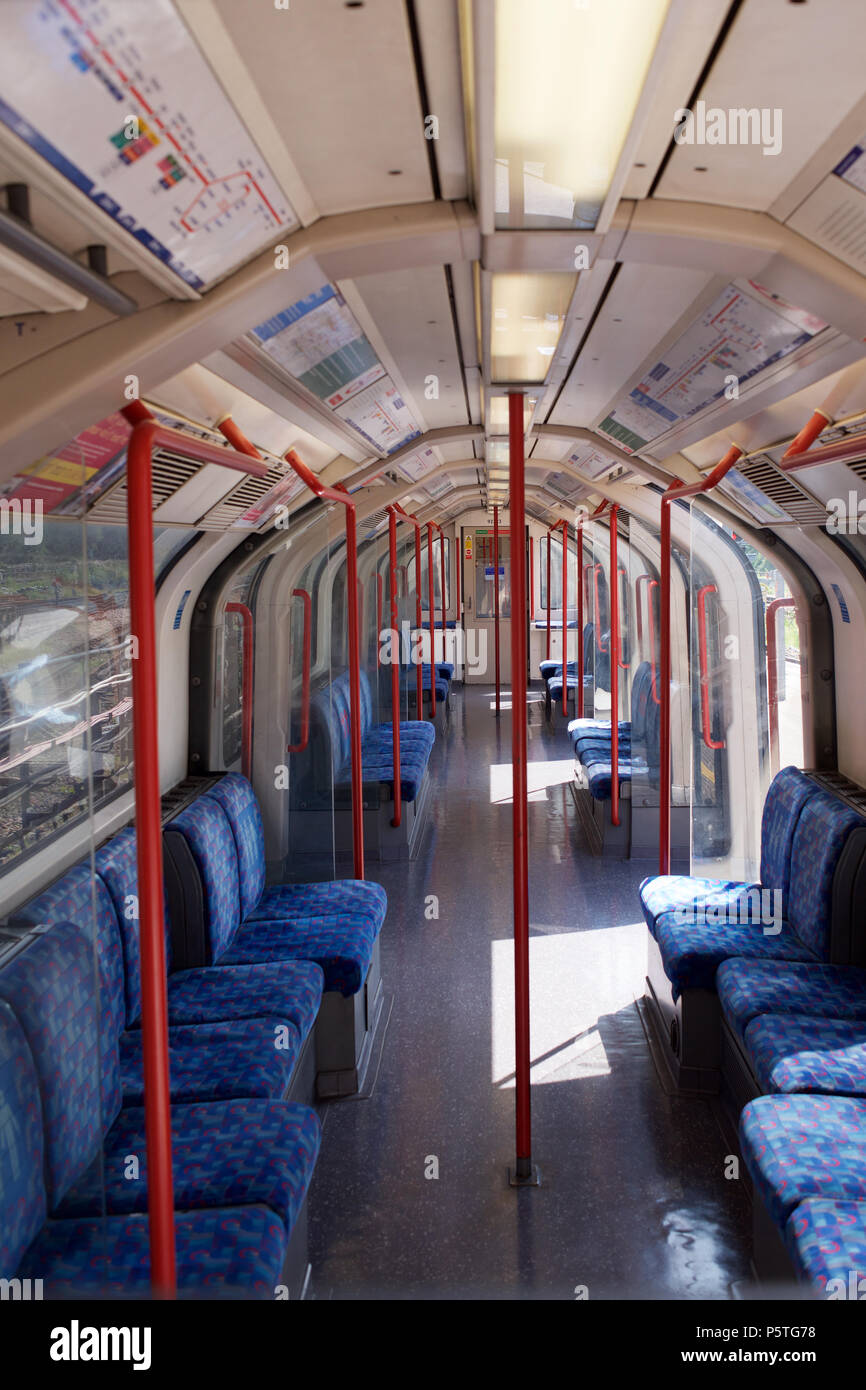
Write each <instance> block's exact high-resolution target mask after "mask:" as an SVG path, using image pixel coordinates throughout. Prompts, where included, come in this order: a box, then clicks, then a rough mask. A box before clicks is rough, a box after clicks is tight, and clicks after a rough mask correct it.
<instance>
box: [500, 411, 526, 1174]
mask: <svg viewBox="0 0 866 1390" xmlns="http://www.w3.org/2000/svg"><path fill="white" fill-rule="evenodd" d="M508 432H509V445H508V459H509V485H510V491H511V518H510V521H511V524H510V535H511V541H512V556H511V764H512V808H511V809H512V828H513V852H512V860H513V866H514V1035H515V1044H516V1046H515V1058H514V1073H515V1079H516V1115H515V1120H516V1159H517V1162H516V1168H515V1174H514V1181H515V1182H516V1183H517V1184H522V1183H531V1182H532V1124H531V1108H530V1083H529V1067H530V1050H529V843H528V824H527V813H526V795H527V780H526V567H525V544H526V540H525V537H526V499H525V495H524V493H525V465H524V457H523V395H522V393H520V392H517V393H514V394H512V395H510V396H509V397H508ZM495 517H496V512H495V511H494V518H495ZM497 569H498V564H497ZM496 579H497V584H496V587H497V591H498V589H499V576H498V574H497V576H496Z"/></svg>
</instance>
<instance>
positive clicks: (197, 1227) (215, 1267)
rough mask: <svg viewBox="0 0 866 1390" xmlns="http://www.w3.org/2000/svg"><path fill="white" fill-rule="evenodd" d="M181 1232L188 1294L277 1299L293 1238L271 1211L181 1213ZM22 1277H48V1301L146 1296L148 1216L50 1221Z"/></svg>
mask: <svg viewBox="0 0 866 1390" xmlns="http://www.w3.org/2000/svg"><path fill="white" fill-rule="evenodd" d="M174 1231H175V1244H176V1251H177V1286H178V1291H179V1293H180V1294H181V1295H184V1294H186V1295H187V1296H188V1297H200V1298H208V1299H220V1298H251V1299H252V1298H256V1299H259V1298H260V1299H270V1300H272V1299H273V1297H274V1289H275V1287H276V1286H277V1284H279V1282H280V1277H281V1274H282V1268H283V1261H284V1259H285V1253H286V1245H287V1240H286V1232H285V1227H284V1226H283V1223H282V1221H281V1220H280V1218H279V1217H278V1216H276V1215H275V1213H274V1212H273V1211H271V1209H270V1208H269V1207H266V1206H245V1207H215V1208H212V1209H210V1210H206V1211H178V1212H175V1217H174ZM19 1274H20V1276H21V1277H22V1278H30V1279H33V1278H37V1279H43V1280H44V1284H45V1287H44V1293H45V1296H46V1298H57V1299H63V1298H65V1299H75V1300H78V1299H81V1298H84V1297H89V1298H98V1297H105V1298H112V1297H114V1298H117V1297H123V1298H126V1297H129V1296H130V1295H132V1296H136V1295H137V1296H138V1297H140V1298H147V1297H148V1294H149V1292H150V1239H149V1235H148V1218H147V1216H145V1215H136V1216H115V1217H108V1218H83V1219H81V1220H77V1221H50V1222H49V1223H48V1225H47V1226H46V1227H45V1228H44V1229H43V1231H42V1232H41V1234H40V1235H39V1237H38V1238H37V1240H36V1241H35V1242H34V1243H33V1245H32V1246H31V1247H30V1249H29V1250H28V1251H27V1254H26V1256H25V1257H24V1260H23V1262H22V1264H21V1267H20V1270H19Z"/></svg>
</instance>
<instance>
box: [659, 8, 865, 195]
mask: <svg viewBox="0 0 866 1390" xmlns="http://www.w3.org/2000/svg"><path fill="white" fill-rule="evenodd" d="M862 23H863V0H810V3H809V4H791V3H790V2H789V0H746V3H745V5H744V6H743V7H742V9H741V10H740V13H739V14H738V16H737V18H736V20H735V21H734V24H733V26H732V28H731V31H730V33H729V35H728V37H727V39H726V41H725V44H724V46H723V48H722V52H721V54H720V55H719V57H718V58H717V59H716V62H715V63H714V65H713V67H712V69H711V71H710V74H709V78H708V80H707V82H706V83H705V85H704V87H703V89H702V90H701V91H700V93H699V94H698V95H699V99H700V100H702V101H703V102H704V103H705V104H706V107H707V109H709V108H721V109H722V110H723V111H724V112H726V113H727V112H728V111H730V110H737V109H740V108H744V109H746V110H750V109H752V108H755V109H757V110H758V111H764V110H766V112H767V113H768V116H767V122H768V123H767V126H766V130H765V135H766V137H767V139H766V144H768V145H772V144H773V143H774V141H773V137H774V134H776V133H780V134H781V142H780V148H779V150H778V153H775V154H764V144H763V143H755V144H752V143H748V144H736V143H735V144H730V143H728V144H709V143H705V144H697V143H695V144H681V145H678V146H677V147H676V149H675V150H674V152H673V154H672V156H671V159H670V162H669V164H668V166H667V169H666V170H665V173H664V175H663V177H662V179H661V181H660V183H659V186H658V189H657V195H658V196H659V197H661V198H684V199H690V200H692V201H695V202H704V203H719V204H722V205H724V206H726V207H741V208H750V209H754V210H755V211H760V212H765V211H767V209H768V208H769V207H770V206H771V205H772V204H773V203H774V202H775V200H776V199H777V198H778V197H779V196H780V194H781V193H782V192H783V190H784V189H785V188H786V187H787V185H788V184H789V183H790V182H791V181H792V180H793V179H794V178H795V176H796V175H797V174H798V173H799V171H800V170H801V169H802V167H803V165H804V164H806V162H807V161H808V160H810V159H811V158H812V156H813V155H814V154H815V152H816V151H817V150H818V149H819V147H820V146H821V145H822V143H823V142H824V141H825V140H826V139H827V138H828V137H829V136H830V135H831V134H832V132H833V131H834V130H835V128H836V126H837V125H838V124H839V123H840V121H842V120H843V118H844V117H845V115H846V114H847V112H848V110H849V108H850V107H851V106H853V105H854V103H855V102H856V101H858V100H859V99H860V98H861V97H862V96H863V93H864V90H866V74H864V68H863V55H862V46H861V45H860V44H858V43H855V42H852V35H853V34H854V33H857V32H859V30H860V29H861V28H862ZM804 79H807V81H805V82H804ZM774 111H775V112H779V113H781V114H780V115H777V116H776V117H775V131H774V125H773V118H772V115H771V113H773V112H774ZM672 116H673V113H672ZM701 170H705V172H701Z"/></svg>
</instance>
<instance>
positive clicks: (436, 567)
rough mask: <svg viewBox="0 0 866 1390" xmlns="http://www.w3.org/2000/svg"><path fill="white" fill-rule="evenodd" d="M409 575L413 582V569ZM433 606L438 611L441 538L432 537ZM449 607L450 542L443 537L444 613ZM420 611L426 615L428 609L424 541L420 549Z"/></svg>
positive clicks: (440, 589)
mask: <svg viewBox="0 0 866 1390" xmlns="http://www.w3.org/2000/svg"><path fill="white" fill-rule="evenodd" d="M410 574H411V576H412V580H413V582H414V575H415V567H414V565H413V566H412V568H411V571H410ZM433 606H434V608H435V609H437V610H440V609H441V607H442V552H441V537H440V536H438V535H435V536H434V537H433ZM450 607H451V541H450V539H449V538H448V536H446V537H445V611H446V612H447V611H448V610H449V609H450ZM421 609H422V612H424V613H427V612H429V609H430V581H429V579H428V571H427V543H426V539H425V540H424V544H423V545H422V549H421Z"/></svg>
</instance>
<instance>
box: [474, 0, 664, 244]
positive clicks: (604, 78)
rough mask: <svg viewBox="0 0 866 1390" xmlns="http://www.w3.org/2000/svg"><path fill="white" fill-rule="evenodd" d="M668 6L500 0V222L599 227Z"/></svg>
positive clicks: (632, 1)
mask: <svg viewBox="0 0 866 1390" xmlns="http://www.w3.org/2000/svg"><path fill="white" fill-rule="evenodd" d="M668 4H669V0H544V3H543V4H539V5H527V4H526V0H497V3H496V115H495V158H496V179H495V197H496V225H497V227H563V226H572V227H586V228H590V227H594V226H595V224H596V222H597V220H598V214H599V211H600V209H601V206H602V203H603V202H604V200H605V197H606V195H607V191H608V189H609V187H610V184H611V180H612V178H613V174H614V170H615V169H616V166H617V163H618V162H619V157H620V154H621V152H622V147H623V144H624V143H625V139H626V135H627V134H628V131H629V127H630V126H631V123H632V120H633V118H634V113H635V108H636V107H637V103H638V101H639V99H640V95H641V91H642V89H643V85H644V82H645V80H646V76H647V72H648V70H649V65H650V62H651V60H652V55H653V52H654V50H655V47H656V43H657V41H658V37H659V33H660V31H661V27H662V23H663V22H664V18H665V15H666V13H667V10H668Z"/></svg>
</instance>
